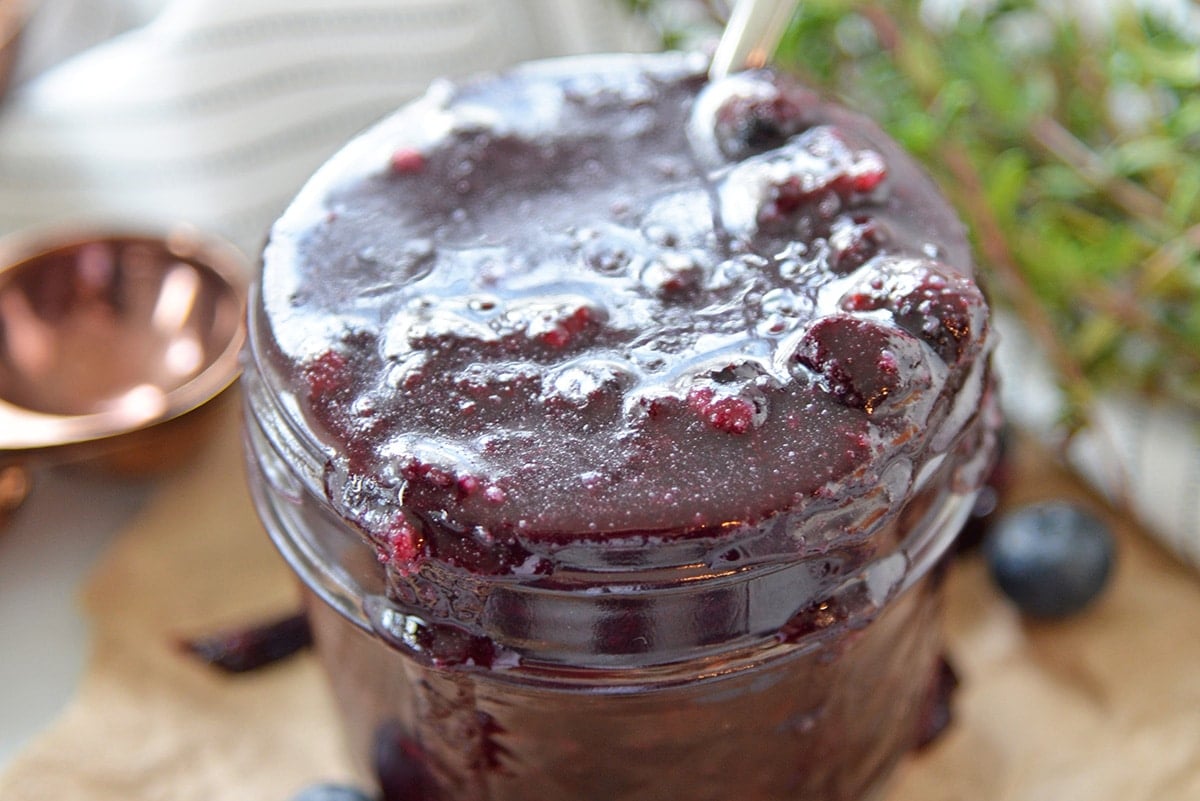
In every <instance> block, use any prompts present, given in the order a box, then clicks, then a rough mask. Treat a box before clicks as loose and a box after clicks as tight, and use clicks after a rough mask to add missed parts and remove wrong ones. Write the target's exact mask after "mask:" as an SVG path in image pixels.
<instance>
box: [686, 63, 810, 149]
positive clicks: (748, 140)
mask: <svg viewBox="0 0 1200 801" xmlns="http://www.w3.org/2000/svg"><path fill="white" fill-rule="evenodd" d="M818 104H819V99H818V98H817V95H816V94H815V93H814V92H812V91H810V90H808V89H805V88H803V87H799V86H782V85H781V84H780V82H779V81H778V80H777V79H776V77H775V76H773V75H772V74H771V73H769V72H745V73H741V74H739V75H734V76H731V77H730V78H728V79H726V80H724V81H720V82H718V83H715V84H710V85H709V86H707V87H706V88H705V89H704V90H703V91H702V92H701V94H700V96H699V97H698V98H697V99H696V104H695V107H694V111H693V113H692V117H691V119H690V120H689V122H688V125H689V130H688V137H689V140H690V141H691V143H692V147H693V149H694V150H695V151H696V152H697V154H698V155H700V156H701V157H702V158H703V159H704V160H705V161H706V162H707V163H710V164H713V165H714V166H715V165H717V164H720V163H721V162H722V161H724V160H727V161H742V160H743V159H746V158H748V157H750V156H754V155H757V154H759V153H764V152H766V151H768V150H774V149H775V148H777V147H779V146H781V145H782V144H784V143H785V142H786V141H787V140H788V139H790V138H791V137H793V136H795V135H796V134H798V133H801V132H802V131H804V130H805V129H807V128H808V127H809V125H810V124H811V119H812V117H813V116H815V115H814V113H813V112H814V111H815V110H816V108H817V106H818Z"/></svg>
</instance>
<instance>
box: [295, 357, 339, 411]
mask: <svg viewBox="0 0 1200 801" xmlns="http://www.w3.org/2000/svg"><path fill="white" fill-rule="evenodd" d="M302 374H303V376H304V380H305V383H306V384H307V385H308V398H309V400H310V401H313V402H320V401H322V400H324V399H326V398H328V397H329V396H330V395H332V394H334V393H335V392H338V391H339V390H342V389H345V388H346V387H347V386H349V384H350V375H349V371H348V360H347V359H346V357H345V355H343V354H342V353H339V352H338V351H336V350H327V351H325V352H324V353H322V354H320V355H319V356H317V357H316V358H314V359H312V360H311V361H309V362H308V363H307V364H305V365H304V367H303V369H302Z"/></svg>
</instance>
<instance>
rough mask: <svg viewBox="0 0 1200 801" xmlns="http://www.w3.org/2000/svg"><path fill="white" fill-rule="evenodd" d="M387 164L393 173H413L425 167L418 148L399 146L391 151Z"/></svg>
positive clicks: (423, 158)
mask: <svg viewBox="0 0 1200 801" xmlns="http://www.w3.org/2000/svg"><path fill="white" fill-rule="evenodd" d="M389 166H390V167H391V169H392V172H393V173H394V174H395V175H413V174H416V173H419V172H421V171H422V170H424V169H425V157H424V156H422V155H421V152H420V151H419V150H414V149H413V148H410V147H401V148H397V149H396V150H395V151H394V152H393V153H392V158H391V160H390V162H389Z"/></svg>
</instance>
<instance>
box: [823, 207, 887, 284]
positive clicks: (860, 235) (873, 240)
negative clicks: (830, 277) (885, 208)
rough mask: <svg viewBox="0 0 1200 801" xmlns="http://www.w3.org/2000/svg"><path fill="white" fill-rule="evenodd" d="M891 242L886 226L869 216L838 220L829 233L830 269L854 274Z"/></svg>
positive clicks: (839, 218) (840, 218)
mask: <svg viewBox="0 0 1200 801" xmlns="http://www.w3.org/2000/svg"><path fill="white" fill-rule="evenodd" d="M886 243H887V235H886V233H885V232H884V230H883V226H882V224H880V222H879V221H878V220H875V219H873V218H871V217H868V216H866V215H856V216H854V217H845V216H843V217H838V218H837V219H836V220H834V222H833V227H832V229H831V230H830V232H829V269H830V270H832V271H833V272H835V273H839V274H841V273H850V272H854V271H855V270H857V269H858V268H859V267H861V266H863V265H864V264H866V263H867V262H868V261H870V260H871V259H872V258H874V257H875V256H876V255H877V254H878V253H879V251H880V250H881V249H882V248H883V246H884V245H885V244H886Z"/></svg>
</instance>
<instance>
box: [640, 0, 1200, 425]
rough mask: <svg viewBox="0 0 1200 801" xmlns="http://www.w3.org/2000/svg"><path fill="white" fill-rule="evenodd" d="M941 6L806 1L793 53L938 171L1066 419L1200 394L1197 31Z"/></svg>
mask: <svg viewBox="0 0 1200 801" xmlns="http://www.w3.org/2000/svg"><path fill="white" fill-rule="evenodd" d="M666 1H667V0H659V2H660V3H662V2H666ZM673 1H674V2H678V0H673ZM640 4H641V5H642V6H644V7H645V8H646V9H649V10H653V6H655V5H658V3H655V2H654V0H641V3H640ZM937 5H938V4H935V3H930V2H928V0H927V1H926V2H925V3H924V4H922V3H920V2H917V0H874V2H869V1H864V0H858V1H857V2H856V1H855V0H804V2H803V3H801V8H800V11H799V13H798V14H797V16H796V18H795V19H794V20H793V23H792V26H791V28H790V30H789V31H788V34H787V35H786V36H785V38H784V41H783V43H782V44H781V46H780V48H779V51H778V53H777V54H776V62H777V63H778V64H779V65H780V66H782V67H784V68H787V69H790V70H792V71H794V72H796V73H798V74H800V75H801V77H803V78H804V79H806V80H807V81H808V82H810V83H812V84H815V85H817V86H819V87H821V88H823V89H824V90H825V91H827V92H830V93H833V94H836V95H838V96H841V97H842V98H844V99H845V100H846V102H847V103H849V104H850V105H852V106H855V107H858V108H859V109H861V110H863V111H865V112H866V113H868V114H870V115H871V116H873V117H874V118H875V119H876V120H878V121H879V123H880V124H881V125H882V126H883V127H884V128H885V129H887V130H888V132H889V133H891V134H892V135H893V136H894V137H895V138H896V139H897V140H899V141H900V143H901V144H902V145H904V146H905V147H906V148H907V149H908V150H909V151H910V152H911V153H913V154H914V155H915V156H916V157H917V158H918V159H920V160H921V161H922V162H923V163H924V165H925V167H926V168H927V169H928V170H929V172H930V173H931V174H932V175H933V176H934V178H935V179H937V180H938V181H939V183H940V184H941V185H942V187H943V188H944V189H945V190H946V192H947V194H948V195H949V196H950V198H951V200H952V201H953V202H954V203H955V205H956V206H957V208H958V210H959V212H960V214H961V215H962V217H963V219H964V220H965V221H966V223H967V225H968V227H969V228H970V230H971V233H972V237H973V240H974V243H975V246H976V252H977V254H978V256H979V259H980V262H981V267H982V270H983V274H984V277H985V280H987V281H988V283H989V285H990V288H991V289H992V292H993V295H994V297H995V298H996V299H997V300H998V301H999V302H1000V303H1001V304H1002V305H1004V306H1006V307H1007V308H1009V309H1011V310H1012V311H1013V312H1014V313H1015V314H1016V315H1017V316H1019V318H1020V319H1021V320H1022V321H1023V322H1024V324H1025V326H1026V327H1027V328H1028V330H1029V331H1030V333H1031V334H1032V335H1033V336H1035V337H1036V338H1037V339H1038V340H1039V342H1040V344H1041V346H1042V347H1043V349H1044V350H1045V351H1046V353H1047V355H1048V356H1049V359H1050V361H1051V363H1052V365H1053V366H1054V368H1055V369H1056V371H1057V374H1058V377H1059V380H1060V383H1061V385H1062V387H1063V388H1064V390H1066V397H1067V408H1066V409H1064V416H1065V418H1066V419H1067V421H1068V422H1071V423H1081V422H1083V421H1084V420H1085V419H1086V415H1087V408H1088V406H1089V402H1090V399H1091V398H1092V397H1093V396H1094V394H1095V393H1096V392H1097V391H1103V390H1106V389H1110V388H1119V389H1121V390H1132V391H1135V392H1140V393H1144V394H1147V395H1153V396H1159V397H1167V398H1171V399H1173V400H1175V401H1179V402H1182V403H1184V404H1187V405H1189V406H1192V407H1193V408H1197V409H1200V39H1196V38H1193V39H1192V40H1189V36H1188V33H1187V32H1186V31H1183V30H1181V29H1179V28H1178V27H1172V26H1171V25H1170V24H1168V23H1167V22H1166V21H1164V20H1162V19H1156V18H1154V17H1152V16H1149V15H1148V14H1147V13H1146V12H1143V11H1137V10H1135V9H1133V8H1132V7H1129V8H1124V9H1120V10H1117V11H1115V12H1114V13H1113V15H1112V17H1111V18H1110V19H1108V20H1105V21H1103V22H1096V21H1091V20H1086V19H1085V20H1081V19H1078V18H1076V17H1073V16H1071V15H1070V14H1065V13H1064V14H1055V13H1051V12H1050V11H1048V10H1047V8H1048V4H1045V3H1039V2H1037V1H1036V0H999V1H998V2H994V3H991V4H983V5H985V6H987V7H986V8H980V7H979V6H980V5H981V4H978V3H967V4H961V5H963V6H964V7H965V9H966V10H964V11H962V12H961V13H959V14H957V15H956V16H953V17H949V18H943V19H940V20H937V19H933V15H932V14H931V13H930V12H931V10H932V9H933V8H934V7H935V6H937ZM1063 5H1064V7H1065V6H1066V5H1067V4H1063ZM709 8H710V10H711V8H712V6H711V4H710V5H709ZM1192 33H1193V34H1195V33H1196V32H1192ZM688 38H689V37H688V36H687V35H686V32H684V33H683V34H681V33H680V32H679V31H676V32H674V34H673V35H672V40H673V41H680V40H685V41H686V40H688ZM695 38H696V37H695V36H692V37H691V39H692V40H694V39H695Z"/></svg>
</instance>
